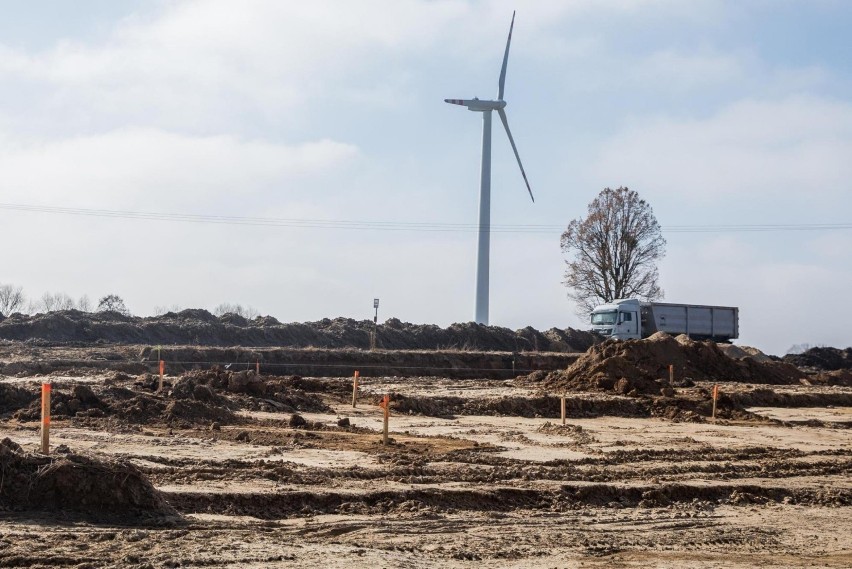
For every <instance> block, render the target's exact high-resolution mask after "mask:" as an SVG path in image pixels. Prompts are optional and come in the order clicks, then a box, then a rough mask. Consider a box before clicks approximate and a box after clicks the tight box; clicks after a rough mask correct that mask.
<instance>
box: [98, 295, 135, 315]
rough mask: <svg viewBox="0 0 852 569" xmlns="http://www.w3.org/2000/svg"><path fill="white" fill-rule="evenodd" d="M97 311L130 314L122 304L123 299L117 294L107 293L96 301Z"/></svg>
mask: <svg viewBox="0 0 852 569" xmlns="http://www.w3.org/2000/svg"><path fill="white" fill-rule="evenodd" d="M98 312H118V313H119V314H124V315H125V316H130V311H129V310H127V307H126V306H125V305H124V299H123V298H121V297H120V296H118V295H117V294H108V295H106V296H104V297H102V298H101V299H100V300H99V301H98Z"/></svg>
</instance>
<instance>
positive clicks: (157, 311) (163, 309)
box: [154, 304, 183, 316]
mask: <svg viewBox="0 0 852 569" xmlns="http://www.w3.org/2000/svg"><path fill="white" fill-rule="evenodd" d="M181 310H183V307H182V306H180V305H179V304H172V305H171V306H168V307H167V306H163V305H162V304H158V305H157V306H155V307H154V316H162V315H164V314H167V313H169V312H180V311H181Z"/></svg>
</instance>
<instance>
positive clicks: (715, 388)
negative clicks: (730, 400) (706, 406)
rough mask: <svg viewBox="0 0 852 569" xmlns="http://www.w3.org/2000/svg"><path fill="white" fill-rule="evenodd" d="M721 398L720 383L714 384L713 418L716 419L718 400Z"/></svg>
mask: <svg viewBox="0 0 852 569" xmlns="http://www.w3.org/2000/svg"><path fill="white" fill-rule="evenodd" d="M717 399H719V385H718V384H716V385H714V386H713V420H714V421H715V420H716V400H717Z"/></svg>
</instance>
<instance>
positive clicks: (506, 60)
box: [497, 12, 515, 101]
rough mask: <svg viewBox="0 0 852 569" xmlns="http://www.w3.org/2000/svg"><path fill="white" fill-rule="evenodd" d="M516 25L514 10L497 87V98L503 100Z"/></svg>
mask: <svg viewBox="0 0 852 569" xmlns="http://www.w3.org/2000/svg"><path fill="white" fill-rule="evenodd" d="M514 27H515V12H512V23H511V24H509V38H508V39H507V40H506V53H504V54H503V67H502V68H501V69H500V82H499V83H498V88H497V100H498V101H502V100H503V91H504V90H505V88H506V65H507V64H508V63H509V44H510V43H512V28H514Z"/></svg>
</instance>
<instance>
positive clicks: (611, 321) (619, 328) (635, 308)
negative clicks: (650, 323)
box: [591, 298, 642, 340]
mask: <svg viewBox="0 0 852 569" xmlns="http://www.w3.org/2000/svg"><path fill="white" fill-rule="evenodd" d="M640 318H641V313H640V304H639V301H638V300H637V299H635V298H628V299H620V300H613V301H612V302H611V303H609V304H601V305H600V306H597V307H595V309H594V310H593V311H592V315H591V321H592V332H597V333H598V334H600V335H601V336H605V337H607V338H615V339H617V340H634V339H639V338H641V337H642V322H641V319H640Z"/></svg>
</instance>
